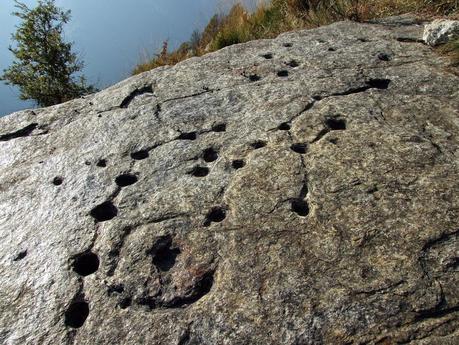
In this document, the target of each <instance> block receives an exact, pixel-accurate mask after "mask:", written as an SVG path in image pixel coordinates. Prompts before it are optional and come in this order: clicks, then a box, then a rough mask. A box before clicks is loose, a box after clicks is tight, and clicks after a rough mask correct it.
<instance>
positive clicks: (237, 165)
mask: <svg viewBox="0 0 459 345" xmlns="http://www.w3.org/2000/svg"><path fill="white" fill-rule="evenodd" d="M231 165H232V166H233V168H234V169H236V170H237V169H241V168H243V167H244V166H245V162H244V161H243V160H242V159H236V160H234V161H233V162H232V163H231Z"/></svg>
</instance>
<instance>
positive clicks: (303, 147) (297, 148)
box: [290, 143, 308, 155]
mask: <svg viewBox="0 0 459 345" xmlns="http://www.w3.org/2000/svg"><path fill="white" fill-rule="evenodd" d="M290 148H291V149H292V151H294V152H296V153H299V154H302V155H304V154H305V153H306V151H307V149H308V145H307V144H305V143H296V144H293V145H292V146H290Z"/></svg>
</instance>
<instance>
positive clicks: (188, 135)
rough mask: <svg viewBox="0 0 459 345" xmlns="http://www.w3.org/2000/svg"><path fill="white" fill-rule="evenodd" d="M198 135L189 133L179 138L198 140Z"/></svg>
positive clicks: (181, 134)
mask: <svg viewBox="0 0 459 345" xmlns="http://www.w3.org/2000/svg"><path fill="white" fill-rule="evenodd" d="M196 138H197V134H196V132H189V133H180V135H179V136H178V138H177V139H178V140H196Z"/></svg>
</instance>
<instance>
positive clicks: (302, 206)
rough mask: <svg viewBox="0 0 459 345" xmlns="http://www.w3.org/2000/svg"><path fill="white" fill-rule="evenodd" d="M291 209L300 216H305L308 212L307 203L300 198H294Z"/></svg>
mask: <svg viewBox="0 0 459 345" xmlns="http://www.w3.org/2000/svg"><path fill="white" fill-rule="evenodd" d="M292 211H293V212H295V213H296V214H297V215H299V216H300V217H306V216H307V215H308V214H309V206H308V203H307V202H306V201H304V200H302V199H295V200H293V201H292Z"/></svg>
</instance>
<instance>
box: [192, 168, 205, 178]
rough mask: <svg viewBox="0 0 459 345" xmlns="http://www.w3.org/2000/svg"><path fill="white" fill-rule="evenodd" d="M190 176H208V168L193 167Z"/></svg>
mask: <svg viewBox="0 0 459 345" xmlns="http://www.w3.org/2000/svg"><path fill="white" fill-rule="evenodd" d="M189 174H190V175H192V176H194V177H204V176H207V175H208V174H209V168H207V167H200V166H195V167H194V168H193V169H192V170H191V171H190V172H189Z"/></svg>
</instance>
